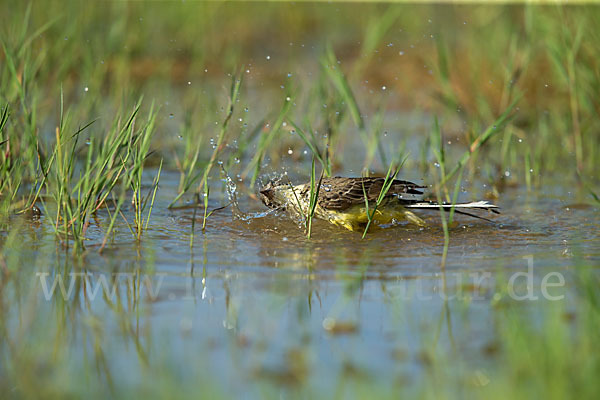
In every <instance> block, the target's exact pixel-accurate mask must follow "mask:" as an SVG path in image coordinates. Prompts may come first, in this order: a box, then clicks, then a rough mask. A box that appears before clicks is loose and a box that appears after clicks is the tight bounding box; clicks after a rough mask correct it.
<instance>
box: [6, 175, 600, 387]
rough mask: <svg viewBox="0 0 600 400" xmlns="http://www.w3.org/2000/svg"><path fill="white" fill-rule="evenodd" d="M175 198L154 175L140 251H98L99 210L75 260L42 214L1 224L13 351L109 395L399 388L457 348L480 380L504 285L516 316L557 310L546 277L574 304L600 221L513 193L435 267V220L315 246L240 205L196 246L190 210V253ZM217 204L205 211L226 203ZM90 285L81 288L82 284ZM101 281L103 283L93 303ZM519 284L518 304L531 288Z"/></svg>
mask: <svg viewBox="0 0 600 400" xmlns="http://www.w3.org/2000/svg"><path fill="white" fill-rule="evenodd" d="M176 184H177V175H176V174H174V173H166V174H165V175H164V177H163V179H162V180H161V188H160V190H159V192H158V200H157V203H156V205H155V209H154V210H153V213H152V218H151V221H150V226H149V229H148V231H147V232H145V233H144V236H143V239H142V240H141V242H137V241H136V240H135V239H134V238H133V236H132V235H131V233H130V232H129V231H128V230H127V228H126V227H125V225H124V224H121V226H119V229H118V232H117V233H116V234H115V237H114V242H112V243H109V245H108V246H107V247H106V248H105V249H104V250H103V252H102V253H98V249H99V246H100V244H101V243H102V240H103V233H102V232H103V229H104V227H105V225H106V224H107V218H106V212H105V211H101V212H99V214H98V216H97V217H96V218H95V219H93V221H92V223H91V225H90V228H89V230H88V232H87V238H88V240H87V245H86V246H87V251H86V253H85V255H84V257H83V261H81V262H80V261H74V260H73V259H72V257H71V256H69V255H66V252H65V251H64V250H62V249H61V246H60V245H58V246H57V243H56V241H55V239H54V235H53V232H52V229H51V222H50V217H49V216H47V215H46V216H42V217H41V219H39V220H36V221H33V222H32V221H29V220H25V221H20V220H18V219H17V220H14V221H13V222H12V224H14V225H13V226H16V224H17V223H18V222H20V223H22V225H21V227H20V228H19V229H21V230H22V233H23V235H22V236H21V239H20V240H19V242H18V244H14V243H13V244H12V245H11V246H13V247H12V248H11V247H8V248H6V249H5V255H6V258H7V259H8V260H10V259H11V256H15V257H20V258H19V262H18V265H20V267H19V268H18V269H13V270H12V272H11V275H10V279H9V280H7V282H9V284H8V285H5V287H4V296H3V297H4V308H5V313H4V321H5V323H4V324H3V325H4V326H5V329H6V333H7V335H6V336H7V338H9V340H10V342H12V343H13V345H14V348H15V349H18V348H20V346H25V347H26V345H27V343H36V341H37V343H38V344H39V343H40V340H41V342H42V343H44V340H46V341H47V342H48V343H59V342H60V343H61V344H60V346H61V348H60V350H61V354H62V356H61V357H64V358H62V363H61V364H60V365H61V370H63V369H64V370H65V371H71V372H72V371H87V372H86V376H88V379H92V380H95V379H96V378H99V379H98V381H100V382H106V386H105V387H104V388H103V390H105V391H106V393H109V394H110V393H111V391H112V390H115V389H114V388H115V387H127V386H129V385H136V384H139V383H140V382H141V381H142V379H151V380H156V381H160V380H161V379H163V378H161V376H162V375H163V374H164V370H165V368H166V367H168V369H169V372H168V374H170V375H172V376H174V380H175V381H176V382H180V383H181V385H182V386H185V384H186V383H187V384H188V386H189V384H191V385H192V386H193V385H194V384H195V383H198V384H199V385H200V387H202V388H205V389H206V390H207V391H208V390H217V391H219V392H221V393H224V394H226V395H237V396H243V397H261V396H263V395H264V394H265V393H272V392H270V391H271V390H273V391H274V393H280V394H281V393H287V392H290V393H293V392H294V390H295V389H296V388H297V387H299V385H304V384H308V385H306V386H304V387H305V388H308V387H309V388H310V390H311V391H314V392H313V393H319V394H320V395H324V396H329V395H339V394H344V393H346V391H351V390H352V389H351V386H346V385H349V384H350V382H354V383H356V382H361V381H368V382H370V383H376V384H377V385H379V387H381V388H382V390H383V389H385V388H392V389H393V388H394V387H397V386H401V387H403V388H404V390H408V391H409V392H410V390H411V388H412V387H414V388H415V390H417V389H416V388H417V387H418V382H419V381H421V380H423V379H425V378H426V377H427V374H428V372H427V368H428V365H429V363H430V360H429V359H430V357H431V349H432V348H433V349H435V350H434V352H435V354H436V355H437V356H438V357H441V358H444V357H450V358H451V356H449V355H450V354H456V353H453V352H457V351H458V354H460V357H461V359H462V360H464V361H465V362H467V363H468V364H469V365H470V366H471V367H474V368H475V367H476V368H479V367H480V368H481V371H489V368H491V365H493V357H494V355H493V353H494V343H495V341H496V336H497V330H496V328H497V327H496V326H495V325H494V314H495V312H496V307H497V305H498V304H499V303H501V302H502V301H505V300H510V298H509V293H507V287H508V286H507V285H508V282H509V280H510V277H511V276H512V274H514V273H515V272H527V271H528V266H529V265H532V266H533V282H534V285H533V294H534V296H537V298H538V300H536V301H524V302H523V304H524V311H523V312H528V311H526V310H527V309H528V307H535V306H536V305H537V304H539V302H546V301H551V299H550V300H549V299H547V298H545V297H544V296H543V293H542V292H541V289H540V284H541V282H542V280H543V279H544V276H546V275H547V274H548V273H551V272H556V273H559V274H561V276H563V277H564V278H565V284H564V285H563V286H560V287H552V288H550V289H549V290H548V292H549V293H550V294H551V295H552V296H563V295H564V296H565V298H564V301H566V302H567V304H568V302H569V299H570V295H571V294H572V293H571V286H570V282H571V280H570V270H571V269H572V267H573V266H574V265H575V263H576V262H577V260H583V261H584V262H585V263H586V264H591V265H597V264H598V262H599V261H600V240H599V239H600V233H599V232H600V229H599V228H600V226H599V225H600V223H599V222H598V219H597V214H598V207H597V206H585V205H581V204H578V203H577V202H576V201H575V200H574V199H572V198H570V197H569V196H561V195H560V193H567V191H566V190H565V189H564V188H562V187H547V188H545V189H544V190H543V191H542V192H533V193H531V192H528V191H527V190H526V189H524V188H512V189H508V190H507V191H506V192H505V193H502V196H501V198H500V199H498V200H497V201H496V202H497V204H498V205H499V206H500V207H501V209H502V214H501V215H498V216H493V217H492V218H493V219H494V221H495V223H487V222H485V221H481V220H475V219H471V218H468V217H463V216H457V220H458V221H459V223H458V226H456V227H454V228H452V229H451V231H450V247H449V250H448V258H447V265H446V268H445V269H444V270H443V269H441V268H440V261H441V256H442V251H443V243H444V234H443V230H442V228H441V223H440V216H439V214H438V213H437V212H431V213H423V214H422V215H423V216H424V217H425V219H426V221H427V222H428V224H429V226H428V227H427V228H416V227H412V226H407V225H402V226H394V227H389V228H386V229H381V230H378V231H375V232H372V233H370V234H369V235H367V237H366V239H365V240H361V235H360V234H357V233H353V232H349V231H345V230H342V229H340V228H337V227H334V226H331V225H329V224H327V223H324V222H321V221H317V222H316V223H315V226H314V234H313V237H312V238H311V239H310V240H308V239H306V237H305V235H304V232H303V230H302V229H301V228H299V227H298V226H297V225H296V223H295V222H294V221H292V220H291V219H290V218H288V217H287V216H286V215H285V214H278V213H273V212H266V210H265V209H264V207H263V206H262V204H259V203H258V201H257V200H255V199H253V198H252V197H251V196H248V195H246V194H245V193H241V192H240V193H238V196H239V208H240V209H241V211H242V212H243V213H244V214H243V218H241V217H240V216H237V217H236V216H235V215H234V214H233V213H232V210H231V207H230V208H227V209H225V210H222V211H218V212H216V213H215V214H213V215H212V216H211V217H210V218H209V220H208V224H207V227H206V231H205V232H204V233H202V232H201V229H200V227H201V216H200V215H201V212H199V213H198V216H197V218H198V219H197V222H196V225H195V226H196V229H195V234H194V238H193V246H192V247H190V232H191V225H192V217H193V210H191V209H184V210H174V211H170V210H168V209H167V205H168V204H169V202H170V200H171V199H172V194H173V193H175V192H176ZM557 193H558V195H557ZM465 196H466V197H467V198H468V194H465ZM223 197H224V196H223ZM215 198H216V199H215V200H211V208H212V207H218V206H220V205H223V204H226V200H225V199H224V198H223V199H219V198H218V197H217V195H215ZM126 215H128V214H127V213H126ZM15 229H16V228H15ZM1 240H2V242H6V240H7V233H4V234H3V236H2V239H1ZM24 248H27V249H31V250H32V251H27V252H24V251H22V249H24ZM40 273H41V275H40ZM61 274H62V277H64V281H65V286H66V287H67V289H68V284H69V283H70V279H74V280H75V281H76V284H75V285H74V287H73V291H72V293H71V294H70V295H69V296H63V295H61V294H60V287H58V286H57V288H56V291H55V292H54V294H50V295H48V294H47V293H46V294H45V293H44V288H43V285H42V284H41V282H42V281H43V280H45V282H46V283H47V287H46V290H49V289H48V288H51V286H52V282H53V281H54V279H56V277H57V276H58V275H61ZM83 274H90V275H88V278H87V279H88V280H87V284H86V285H84V284H82V283H83V282H84V277H83ZM102 279H106V282H107V286H106V288H100V289H99V291H98V292H97V293H96V294H95V295H94V288H95V287H97V285H98V284H99V283H100V282H101V280H102ZM519 279H521V280H520V281H518V283H517V284H516V285H515V289H514V290H515V294H516V295H517V296H518V295H524V294H525V293H526V290H527V288H526V287H525V283H524V282H525V278H519ZM553 279H554V278H553ZM112 284H114V293H113V292H111V291H110V290H112V288H113V286H112ZM3 286H4V285H3ZM105 289H106V290H105ZM513 300H514V299H513ZM534 320H535V318H534ZM23 332H30V333H29V334H28V336H27V337H23ZM33 332H36V333H35V334H34V333H33ZM59 338H60V340H59ZM63 340H64V342H63ZM49 359H50V360H52V361H55V360H56V355H53V356H52V357H50V358H49ZM486 368H488V369H487V370H486ZM478 371H479V370H478ZM451 373H454V374H457V375H458V374H460V373H461V372H460V369H457V370H456V371H455V372H451ZM481 374H483V375H482V376H483V378H481V376H479V375H478V376H479V378H478V379H479V380H482V381H483V382H484V383H485V382H487V380H488V379H490V380H493V373H492V372H481ZM90 377H91V378H90Z"/></svg>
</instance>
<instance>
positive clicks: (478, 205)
mask: <svg viewBox="0 0 600 400" xmlns="http://www.w3.org/2000/svg"><path fill="white" fill-rule="evenodd" d="M404 207H406V208H415V209H418V210H419V209H420V210H427V209H429V210H434V209H439V208H440V207H441V208H443V209H444V211H447V212H449V211H450V210H452V208H454V212H455V213H457V214H462V215H468V216H469V217H473V218H478V219H482V220H484V221H488V222H493V221H492V220H489V219H487V218H484V217H480V216H479V215H475V214H471V213H469V212H466V211H463V209H475V210H487V211H491V212H493V213H495V214H500V211H498V206H497V205H494V204H491V203H490V202H487V201H473V202H470V203H460V204H447V203H443V204H439V203H436V202H435V201H425V202H419V203H413V204H407V205H405V206H404Z"/></svg>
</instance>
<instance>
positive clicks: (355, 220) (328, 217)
mask: <svg viewBox="0 0 600 400" xmlns="http://www.w3.org/2000/svg"><path fill="white" fill-rule="evenodd" d="M388 185H389V189H388V190H387V191H385V189H384V187H387V186H388ZM317 186H318V187H317ZM313 188H314V189H313V190H312V193H313V194H314V193H316V202H313V204H314V217H316V218H319V219H322V220H325V221H329V222H330V223H332V224H334V225H337V226H340V227H343V228H346V229H348V230H350V231H357V232H359V231H364V230H365V229H366V228H367V227H368V226H369V225H372V224H374V225H375V226H379V225H385V224H390V223H392V222H394V221H403V220H406V221H408V222H410V223H412V224H415V225H417V226H426V223H425V221H423V219H421V218H420V217H419V216H417V215H416V214H415V213H413V211H412V210H436V209H437V210H439V209H440V208H442V209H443V210H445V211H450V210H451V209H452V208H454V209H455V211H454V212H456V213H458V214H464V215H468V216H471V217H474V218H479V219H483V220H486V221H490V220H489V219H487V218H484V217H481V216H478V215H475V214H471V213H469V212H466V211H464V210H472V209H475V210H487V211H491V212H494V213H496V214H498V213H499V211H498V206H496V205H494V204H491V203H489V202H487V201H474V202H469V203H459V204H449V203H438V202H436V201H428V200H423V197H424V195H423V189H425V188H426V187H425V186H420V185H417V184H415V183H413V182H409V181H404V180H399V179H393V180H387V181H386V178H382V177H355V178H346V177H339V176H338V177H332V178H322V179H321V180H320V181H319V183H315V184H314V185H313ZM382 191H383V193H382ZM259 197H260V199H261V201H262V202H263V204H264V205H266V206H267V207H269V208H272V209H278V210H285V211H287V212H289V213H291V214H292V215H295V216H303V217H304V216H308V215H310V209H311V201H310V200H311V184H310V183H305V184H300V185H293V184H292V183H291V182H290V183H288V184H285V183H281V181H276V180H272V181H269V182H268V183H267V184H266V185H264V186H263V187H262V188H261V189H260V190H259ZM378 200H379V203H377V202H378ZM367 204H368V206H367ZM369 219H371V223H369Z"/></svg>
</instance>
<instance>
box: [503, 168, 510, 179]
mask: <svg viewBox="0 0 600 400" xmlns="http://www.w3.org/2000/svg"><path fill="white" fill-rule="evenodd" d="M504 176H506V177H507V178H508V177H509V176H510V171H508V170H506V171H504Z"/></svg>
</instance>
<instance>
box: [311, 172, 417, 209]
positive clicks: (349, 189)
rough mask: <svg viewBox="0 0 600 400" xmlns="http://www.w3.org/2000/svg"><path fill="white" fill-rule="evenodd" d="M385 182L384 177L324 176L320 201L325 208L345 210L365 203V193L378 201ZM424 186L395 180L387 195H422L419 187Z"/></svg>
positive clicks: (369, 198)
mask: <svg viewBox="0 0 600 400" xmlns="http://www.w3.org/2000/svg"><path fill="white" fill-rule="evenodd" d="M384 182H385V179H384V178H339V177H336V178H323V181H322V182H321V188H320V189H319V200H318V202H319V205H320V206H321V207H323V208H325V209H331V210H345V209H347V208H349V207H351V206H353V205H356V204H364V203H365V193H366V195H367V199H368V200H369V201H376V200H377V197H379V193H380V192H381V189H382V187H383V184H384ZM363 188H364V191H363ZM422 188H423V186H419V185H417V184H415V183H412V182H408V181H401V180H394V183H392V186H391V187H390V189H389V191H388V192H387V194H386V197H397V198H399V199H402V195H403V194H409V195H421V194H423V192H422V191H420V190H419V189H422Z"/></svg>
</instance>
